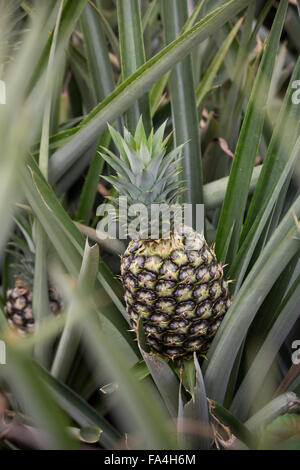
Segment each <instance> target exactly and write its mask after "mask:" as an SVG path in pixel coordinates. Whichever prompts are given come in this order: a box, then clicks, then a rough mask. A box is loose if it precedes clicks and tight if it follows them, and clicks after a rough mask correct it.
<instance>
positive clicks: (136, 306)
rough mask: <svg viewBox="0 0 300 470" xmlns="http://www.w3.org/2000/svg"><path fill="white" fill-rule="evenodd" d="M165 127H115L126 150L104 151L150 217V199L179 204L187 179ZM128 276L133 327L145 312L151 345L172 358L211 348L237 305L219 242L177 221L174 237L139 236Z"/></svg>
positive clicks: (126, 264) (123, 190)
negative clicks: (153, 129) (231, 297)
mask: <svg viewBox="0 0 300 470" xmlns="http://www.w3.org/2000/svg"><path fill="white" fill-rule="evenodd" d="M164 129H165V125H163V126H161V127H160V128H159V129H158V131H157V132H156V133H154V134H153V132H151V134H150V136H149V138H146V135H145V130H144V127H143V123H142V120H140V122H139V124H138V127H137V130H136V133H135V135H134V136H132V135H131V134H130V133H129V132H128V130H127V129H126V128H125V129H124V139H123V138H122V137H121V136H120V135H119V134H118V133H117V132H116V131H115V130H114V129H113V128H111V127H110V132H111V136H112V139H113V140H114V143H115V145H116V147H117V148H118V151H119V153H120V158H118V157H116V156H115V155H114V154H112V152H110V151H109V150H107V149H105V154H101V155H102V156H103V158H104V159H105V160H106V161H107V162H108V163H109V164H110V165H111V166H112V167H113V168H114V169H115V171H116V173H117V176H112V177H107V178H106V179H107V180H108V181H109V182H110V183H112V185H113V186H114V187H115V188H116V189H117V191H118V193H119V195H122V196H126V197H127V203H128V207H130V205H132V204H136V203H141V204H144V205H145V206H146V207H147V211H148V213H149V220H150V215H151V204H162V203H167V204H174V203H175V202H176V201H177V199H178V194H179V192H180V187H182V182H180V181H179V178H178V176H179V168H180V153H181V147H179V148H177V149H175V150H173V151H171V152H169V153H167V152H166V142H167V139H166V140H163V135H164ZM114 201H115V202H116V199H114ZM160 222H161V224H162V225H163V222H164V221H163V220H161V221H160ZM147 228H148V227H147ZM148 232H149V233H150V230H148ZM141 233H143V231H141ZM143 238H144V235H143ZM121 280H122V283H123V286H124V289H125V301H126V306H127V312H128V315H129V317H130V321H131V325H132V327H133V329H134V330H137V328H138V322H139V320H140V319H142V323H143V327H144V331H145V336H146V341H147V343H148V345H149V346H150V348H151V349H152V351H155V352H156V353H158V354H160V355H162V356H164V357H165V358H169V359H178V358H182V359H188V358H189V357H190V356H191V355H192V353H193V352H194V351H197V352H198V353H200V354H204V353H205V352H206V351H207V350H208V348H209V345H210V343H211V341H212V339H213V337H214V335H215V333H216V331H217V329H218V327H219V325H220V323H221V321H222V319H223V317H224V314H225V313H226V311H227V310H228V308H229V305H230V300H229V294H228V286H227V282H226V281H225V280H224V277H223V269H222V266H221V265H220V264H219V263H218V262H217V259H216V256H215V253H214V250H213V248H210V247H209V246H208V245H207V243H206V241H205V239H204V236H203V235H202V234H200V233H197V232H196V231H194V230H193V229H192V228H189V227H185V226H178V227H177V225H175V224H174V226H173V227H172V229H171V232H170V237H169V238H163V239H162V238H157V239H142V238H140V239H135V240H132V241H131V242H130V243H129V245H128V248H127V250H126V252H125V254H124V256H123V257H122V260H121Z"/></svg>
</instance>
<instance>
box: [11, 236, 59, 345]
mask: <svg viewBox="0 0 300 470" xmlns="http://www.w3.org/2000/svg"><path fill="white" fill-rule="evenodd" d="M14 247H15V248H16V249H15V250H14V251H12V250H8V251H9V252H10V254H11V255H12V256H13V257H14V258H16V262H15V263H13V264H11V269H12V277H13V279H14V281H13V285H12V286H11V287H9V288H8V289H7V291H6V303H5V306H4V313H5V315H6V317H7V321H8V324H9V326H10V327H11V328H12V329H13V330H14V331H16V332H17V333H18V334H19V335H20V336H24V335H27V334H28V333H32V332H33V331H34V328H35V320H34V314H33V310H32V291H33V278H34V255H35V254H34V251H32V250H34V244H33V240H32V239H28V238H27V239H26V240H24V239H23V238H21V236H20V235H16V236H15V237H14ZM48 296H49V305H50V309H51V312H52V313H53V314H58V313H59V312H60V311H61V310H62V308H63V303H62V300H61V297H60V295H59V294H58V293H57V290H56V289H55V288H53V287H51V286H50V285H49V289H48Z"/></svg>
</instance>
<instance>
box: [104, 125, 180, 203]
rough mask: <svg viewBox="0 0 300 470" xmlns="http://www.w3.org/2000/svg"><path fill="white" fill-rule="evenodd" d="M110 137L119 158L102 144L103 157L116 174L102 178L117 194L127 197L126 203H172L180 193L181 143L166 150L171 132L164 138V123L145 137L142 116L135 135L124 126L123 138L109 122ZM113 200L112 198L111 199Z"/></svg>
mask: <svg viewBox="0 0 300 470" xmlns="http://www.w3.org/2000/svg"><path fill="white" fill-rule="evenodd" d="M108 127H109V131H110V134H111V137H112V139H113V141H114V143H115V145H116V147H117V149H118V151H119V154H120V158H118V157H117V156H116V155H114V154H113V153H112V152H111V151H110V150H109V149H107V148H104V147H102V149H103V151H104V152H99V153H100V155H101V156H102V158H103V159H104V160H105V161H106V162H107V163H108V164H109V165H110V166H111V167H112V168H113V169H114V170H115V171H116V176H106V177H105V179H106V180H107V181H108V182H109V183H111V184H112V185H113V187H114V188H115V189H116V190H117V192H118V193H119V195H120V196H126V197H127V202H128V205H129V206H130V205H131V204H139V203H140V204H144V205H146V206H147V207H149V206H150V205H151V204H162V203H167V204H169V205H170V204H175V203H176V202H177V201H178V198H179V195H180V194H181V193H182V192H183V189H182V181H180V179H179V174H180V171H181V170H180V166H181V165H180V160H181V149H182V147H183V145H180V146H179V147H177V148H175V149H174V150H172V151H170V152H167V142H168V140H169V138H170V135H171V134H170V135H169V136H168V137H167V138H166V139H164V132H165V127H166V122H165V123H164V124H162V125H161V126H160V127H159V129H158V130H157V131H156V132H153V129H152V131H151V133H150V135H149V137H148V138H147V136H146V133H145V128H144V125H143V120H142V117H141V118H140V120H139V122H138V125H137V128H136V131H135V134H134V136H133V135H132V134H131V133H130V132H129V131H128V129H126V127H124V138H123V137H122V136H121V135H120V134H119V133H118V132H117V131H116V130H115V129H114V128H113V127H111V126H110V125H108ZM111 199H112V200H115V199H114V198H111Z"/></svg>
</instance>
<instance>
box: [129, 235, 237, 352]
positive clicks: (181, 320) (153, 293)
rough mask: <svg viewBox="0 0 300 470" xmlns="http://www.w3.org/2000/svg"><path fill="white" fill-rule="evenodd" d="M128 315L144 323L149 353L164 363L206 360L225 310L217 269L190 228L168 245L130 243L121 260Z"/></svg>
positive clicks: (227, 302) (222, 283) (135, 325)
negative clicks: (199, 356) (194, 357)
mask: <svg viewBox="0 0 300 470" xmlns="http://www.w3.org/2000/svg"><path fill="white" fill-rule="evenodd" d="M121 280H122V283H123V286H124V289H125V301H126V306H127V313H128V315H129V318H130V322H131V326H132V328H133V329H134V330H135V331H137V328H138V321H139V319H140V318H141V319H142V320H143V327H144V331H145V335H146V341H147V344H148V345H149V347H150V349H151V350H152V351H153V352H155V353H158V354H160V355H162V356H163V357H165V358H168V359H172V360H174V359H184V360H185V359H189V358H190V357H191V356H192V354H193V352H194V351H196V352H197V353H199V354H205V353H206V352H207V350H208V348H209V346H210V343H211V341H212V339H213V337H214V335H215V334H216V331H217V329H218V328H219V326H220V323H221V321H222V319H223V317H224V315H225V313H226V311H227V310H228V308H229V306H230V298H229V294H228V283H227V282H226V281H225V280H224V277H223V269H222V265H220V264H218V262H217V259H216V256H215V253H214V251H213V249H211V248H209V246H208V245H207V243H206V241H205V239H204V236H203V235H200V234H199V233H197V232H195V231H194V230H193V229H191V228H187V227H184V230H179V231H178V230H175V231H174V232H172V234H171V237H170V238H169V239H161V240H133V241H131V242H130V243H129V245H128V248H127V250H126V252H125V253H124V256H123V257H122V260H121Z"/></svg>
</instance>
